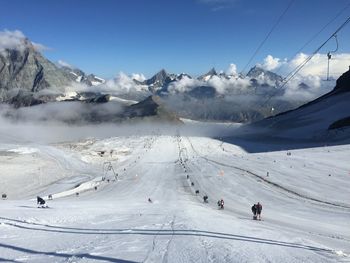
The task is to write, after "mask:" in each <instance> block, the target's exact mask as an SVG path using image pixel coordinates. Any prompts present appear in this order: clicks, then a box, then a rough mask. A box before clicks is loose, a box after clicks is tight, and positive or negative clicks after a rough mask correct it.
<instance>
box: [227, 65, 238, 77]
mask: <svg viewBox="0 0 350 263" xmlns="http://www.w3.org/2000/svg"><path fill="white" fill-rule="evenodd" d="M226 74H227V75H229V76H235V75H237V66H236V65H235V64H233V63H231V64H230V66H229V67H228V69H227V70H226Z"/></svg>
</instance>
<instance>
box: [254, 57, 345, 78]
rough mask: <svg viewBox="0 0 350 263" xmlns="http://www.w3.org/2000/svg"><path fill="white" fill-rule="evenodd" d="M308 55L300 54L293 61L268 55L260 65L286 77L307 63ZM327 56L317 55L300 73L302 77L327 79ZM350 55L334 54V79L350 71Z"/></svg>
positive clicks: (332, 69)
mask: <svg viewBox="0 0 350 263" xmlns="http://www.w3.org/2000/svg"><path fill="white" fill-rule="evenodd" d="M308 56H309V55H308V54H304V53H299V54H297V55H296V56H295V57H293V58H292V59H290V60H288V59H283V60H281V59H280V58H276V57H273V56H272V55H268V56H267V57H266V58H265V59H264V63H263V64H261V65H260V64H259V65H260V66H262V67H263V68H264V69H266V70H271V71H274V72H278V73H279V74H280V75H282V76H286V75H287V74H288V73H289V72H291V71H292V70H294V69H295V68H296V67H298V66H299V65H300V64H301V63H303V62H304V61H305V59H306V58H307V57H308ZM327 61H328V59H327V54H322V53H318V54H316V55H315V56H314V57H313V58H312V59H311V60H310V61H309V62H308V63H307V64H306V65H305V66H304V67H303V68H302V69H301V70H300V71H299V73H298V75H300V76H302V77H307V76H317V77H319V78H321V79H326V77H327ZM349 64H350V53H340V54H333V55H332V59H331V60H330V68H329V74H330V76H331V77H332V78H338V77H339V76H340V75H341V74H342V73H344V72H345V71H347V70H348V69H349Z"/></svg>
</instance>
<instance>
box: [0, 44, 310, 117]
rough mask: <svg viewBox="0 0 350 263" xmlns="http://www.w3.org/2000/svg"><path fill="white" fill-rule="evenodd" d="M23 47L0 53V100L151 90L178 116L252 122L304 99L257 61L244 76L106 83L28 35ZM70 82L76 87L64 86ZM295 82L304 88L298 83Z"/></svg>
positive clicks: (102, 97) (114, 97) (132, 97)
mask: <svg viewBox="0 0 350 263" xmlns="http://www.w3.org/2000/svg"><path fill="white" fill-rule="evenodd" d="M23 47H24V48H23V49H22V50H5V51H3V52H1V53H0V102H3V103H8V104H11V105H14V106H15V107H17V108H18V107H23V106H33V105H38V104H42V103H48V102H57V101H79V102H84V103H94V104H96V103H107V102H110V101H114V102H115V101H118V103H121V104H122V105H124V106H129V105H130V103H131V101H133V103H135V102H140V101H142V100H144V99H147V97H149V96H153V95H157V96H159V100H160V101H161V103H162V105H163V107H164V109H166V110H167V111H168V112H173V113H174V114H175V115H177V116H179V117H184V118H191V119H198V120H220V121H226V120H229V121H236V122H252V121H257V120H261V119H263V118H265V117H268V116H271V115H274V114H278V113H280V112H283V111H287V110H291V109H293V108H296V107H298V106H300V105H302V104H303V103H305V102H306V101H305V100H300V101H296V100H293V101H289V100H287V99H285V98H283V94H284V90H282V89H278V87H279V85H280V83H281V82H282V77H281V76H279V75H277V74H275V73H273V72H271V71H267V70H264V69H262V68H261V67H258V66H255V67H253V68H252V69H251V70H250V71H249V72H248V74H247V75H246V76H240V75H238V74H231V75H228V74H225V73H223V72H219V73H218V72H217V71H216V70H215V69H214V68H212V69H211V70H209V71H208V72H207V73H205V74H203V75H201V76H199V77H197V78H193V77H191V76H190V75H189V74H186V73H182V74H171V73H168V72H167V71H166V70H164V69H162V70H160V71H159V72H158V73H157V74H155V75H154V76H152V77H151V78H149V79H146V80H144V81H140V80H136V79H130V80H127V81H128V82H127V83H126V84H125V83H123V82H121V83H119V82H118V81H120V80H114V82H113V81H112V82H111V83H112V84H111V83H110V82H109V81H105V80H104V79H102V78H99V77H97V76H95V75H93V74H86V73H84V72H83V71H82V70H80V69H77V68H72V67H67V66H58V65H56V64H54V63H52V62H50V61H49V60H48V59H46V58H45V57H44V56H43V55H42V54H41V53H40V52H38V51H36V50H35V48H34V47H33V45H32V43H31V42H30V41H29V40H28V39H23ZM76 84H79V85H81V87H82V88H81V89H78V90H74V88H73V89H71V88H69V87H72V86H73V87H74V85H76ZM113 85H115V87H114V86H113ZM123 85H126V86H127V88H124V86H123ZM299 86H300V88H302V89H304V90H307V89H309V88H310V87H308V86H307V85H306V84H304V83H300V84H299ZM271 98H272V99H271ZM145 112H147V111H145Z"/></svg>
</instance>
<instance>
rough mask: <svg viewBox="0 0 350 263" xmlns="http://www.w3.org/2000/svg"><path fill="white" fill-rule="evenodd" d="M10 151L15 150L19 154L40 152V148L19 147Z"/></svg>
mask: <svg viewBox="0 0 350 263" xmlns="http://www.w3.org/2000/svg"><path fill="white" fill-rule="evenodd" d="M8 152H14V153H19V154H32V153H37V152H39V149H36V148H30V147H19V148H16V149H10V150H8Z"/></svg>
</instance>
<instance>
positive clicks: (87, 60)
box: [0, 0, 350, 77]
mask: <svg viewBox="0 0 350 263" xmlns="http://www.w3.org/2000/svg"><path fill="white" fill-rule="evenodd" d="M289 2H290V1H289V0H287V1H284V0H264V1H262V0H177V1H170V0H99V1H97V0H96V1H93V0H59V1H58V0H50V1H47V0H31V1H29V0H28V1H24V0H0V6H1V10H2V11H1V16H0V30H4V29H8V30H20V31H22V32H23V33H24V34H25V35H26V36H27V37H29V38H30V39H31V40H32V41H34V42H37V43H41V44H44V45H45V46H47V47H50V48H51V50H48V51H45V55H46V56H47V57H48V58H49V59H50V60H52V61H58V60H64V61H66V62H68V63H70V64H72V65H74V66H77V67H79V68H81V69H83V70H84V71H86V72H88V73H90V72H92V73H95V74H97V75H100V76H102V77H112V76H114V75H116V74H117V73H118V72H119V71H123V72H126V73H133V72H137V73H144V74H145V75H146V76H151V75H152V74H153V73H155V72H156V71H158V70H159V69H161V68H165V69H167V70H168V71H169V72H174V73H180V72H188V73H190V74H193V75H198V74H200V73H204V72H206V71H208V70H209V69H210V68H211V67H215V68H217V69H219V70H220V69H222V70H225V69H226V68H227V67H228V66H229V64H230V63H235V64H236V65H237V67H238V70H240V69H242V68H243V67H244V66H245V64H246V63H247V62H248V60H249V58H250V56H251V55H252V53H253V52H254V51H255V49H256V48H257V46H258V45H259V43H260V42H261V41H262V39H263V38H264V37H265V35H266V34H267V32H268V31H269V30H270V29H271V27H272V25H273V24H274V23H275V22H276V20H277V19H278V17H279V16H280V15H281V13H282V12H283V10H284V9H285V8H286V7H287V5H288V3H289ZM348 3H349V0H333V1H330V0H307V1H306V0H295V1H294V2H293V4H292V6H291V7H290V9H289V11H288V12H287V13H286V15H285V16H284V17H283V19H282V21H281V22H280V24H279V25H278V26H277V28H276V30H275V31H274V32H273V33H272V35H271V37H270V38H269V40H268V41H267V42H266V43H265V45H264V46H263V48H262V49H261V50H260V52H259V53H258V55H257V56H256V58H255V59H254V60H253V62H252V64H251V65H250V66H253V65H254V64H255V63H257V62H261V61H262V60H263V59H264V58H265V57H266V56H267V55H269V54H271V55H273V56H274V57H279V58H291V57H293V55H294V54H295V52H296V51H297V50H298V49H299V48H300V47H301V46H302V45H303V44H304V43H305V42H306V41H307V40H308V39H309V38H310V37H311V36H312V35H314V34H315V33H316V32H317V31H319V30H320V29H321V28H322V27H323V26H324V25H325V24H326V23H327V22H328V21H329V20H330V19H331V18H333V17H334V16H335V15H336V14H337V13H338V12H339V11H340V10H342V9H343V8H344V7H345V6H346V5H347V4H348ZM349 14H350V8H348V9H347V10H346V11H345V12H344V13H343V14H342V15H341V16H340V17H339V18H338V19H337V20H336V21H334V23H332V24H331V25H330V26H329V27H327V28H326V30H325V31H324V32H323V33H322V34H320V36H319V37H318V38H316V39H315V40H314V41H313V42H312V43H311V44H310V45H308V46H307V47H306V48H305V49H304V52H311V51H313V50H314V49H315V48H317V47H318V46H319V45H320V43H322V42H323V41H324V40H325V39H326V38H327V37H328V36H329V35H330V34H331V33H332V32H333V31H334V30H335V29H336V28H337V27H338V26H339V25H340V24H341V23H342V22H343V21H344V20H345V19H346V17H347V16H349ZM338 39H339V44H340V46H339V52H350V45H349V43H350V25H348V27H346V28H345V29H344V30H343V31H342V32H341V33H340V34H339V36H338ZM334 47H335V43H334V42H330V43H329V45H327V46H326V47H325V49H324V50H322V51H323V52H324V53H326V52H327V51H328V50H329V49H333V48H334Z"/></svg>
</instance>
